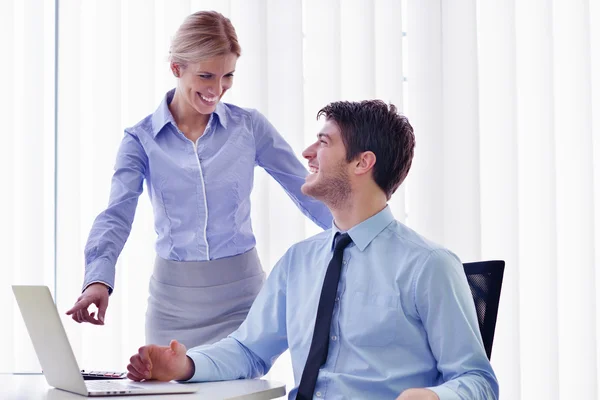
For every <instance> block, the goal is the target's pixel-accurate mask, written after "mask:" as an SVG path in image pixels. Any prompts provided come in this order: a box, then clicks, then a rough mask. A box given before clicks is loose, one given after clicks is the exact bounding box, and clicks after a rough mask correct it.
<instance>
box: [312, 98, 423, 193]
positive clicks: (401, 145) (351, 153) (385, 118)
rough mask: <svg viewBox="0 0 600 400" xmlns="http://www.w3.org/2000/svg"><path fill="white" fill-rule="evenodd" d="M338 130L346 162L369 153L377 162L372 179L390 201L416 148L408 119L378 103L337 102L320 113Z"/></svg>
mask: <svg viewBox="0 0 600 400" xmlns="http://www.w3.org/2000/svg"><path fill="white" fill-rule="evenodd" d="M321 116H325V118H326V119H328V120H332V121H334V122H335V123H336V124H337V125H338V126H339V128H340V132H341V134H342V140H343V142H344V146H345V147H346V161H348V162H350V161H352V160H354V159H355V158H356V156H358V155H359V154H360V153H362V152H365V151H372V152H373V153H374V154H375V157H376V158H377V161H376V162H375V166H374V167H373V179H374V180H375V183H377V185H378V186H379V187H380V188H381V190H383V191H384V193H385V194H386V196H387V198H388V199H389V198H390V197H391V196H392V194H393V193H394V192H395V191H396V189H398V187H399V186H400V184H401V183H402V182H403V181H404V178H406V175H407V174H408V171H409V170H410V166H411V164H412V159H413V155H414V148H415V135H414V133H413V128H412V126H411V125H410V123H409V122H408V119H407V118H406V117H405V116H403V115H400V114H398V112H397V110H396V106H394V105H393V104H390V105H388V104H386V103H385V102H383V101H381V100H364V101H361V102H350V101H337V102H333V103H330V104H328V105H326V106H325V107H323V108H322V109H320V110H319V112H318V113H317V119H319V118H320V117H321Z"/></svg>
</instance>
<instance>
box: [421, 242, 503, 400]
mask: <svg viewBox="0 0 600 400" xmlns="http://www.w3.org/2000/svg"><path fill="white" fill-rule="evenodd" d="M413 287H414V290H415V292H414V296H415V302H416V306H417V312H418V313H419V316H420V317H421V320H422V322H423V325H424V327H425V330H426V331H427V337H428V340H429V345H430V347H431V350H432V352H433V355H434V356H435V358H436V360H437V363H438V370H439V371H440V373H441V374H442V377H443V380H444V382H445V383H444V384H442V385H439V386H436V387H430V388H427V389H429V390H431V391H433V392H435V394H437V396H438V397H439V398H440V399H441V400H446V399H448V400H455V399H456V400H493V399H497V398H498V381H497V379H496V375H495V374H494V371H493V370H492V367H491V365H490V363H489V360H488V358H487V356H486V353H485V349H484V347H483V341H482V339H481V334H480V332H479V324H478V322H477V315H476V313H475V305H474V304H473V297H472V296H471V291H470V289H469V285H468V282H467V278H466V276H465V273H464V270H463V266H462V263H461V262H460V260H459V259H458V258H457V257H456V256H454V254H452V253H450V252H449V251H446V250H436V251H433V252H432V253H431V254H430V255H429V257H428V258H427V260H425V262H424V264H423V266H422V268H420V270H419V271H417V272H416V275H415V281H414V286H413ZM423 398H426V397H423Z"/></svg>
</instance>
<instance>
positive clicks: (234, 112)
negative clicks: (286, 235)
mask: <svg viewBox="0 0 600 400" xmlns="http://www.w3.org/2000/svg"><path fill="white" fill-rule="evenodd" d="M173 95H174V90H171V91H170V92H168V93H167V94H166V95H165V98H164V99H163V101H162V102H161V104H160V106H159V107H158V109H157V110H156V111H155V112H154V113H153V114H151V115H149V116H148V117H146V118H144V119H143V120H142V121H140V122H139V123H138V124H137V125H135V126H134V127H132V128H128V129H126V130H125V137H124V138H123V141H122V143H121V146H120V148H119V152H118V155H117V161H116V166H115V173H114V175H113V178H112V185H111V192H110V199H109V204H108V208H107V209H106V210H104V211H103V212H102V213H101V214H100V215H98V217H97V218H96V220H95V221H94V224H93V226H92V229H91V232H90V235H89V238H88V241H87V244H86V246H85V264H86V271H85V279H84V287H86V286H88V285H89V284H90V283H92V282H103V283H105V284H107V285H109V286H110V287H111V288H114V279H115V264H116V262H117V257H118V256H119V254H120V253H121V250H122V249H123V246H124V245H125V241H126V240H127V237H128V236H129V233H130V231H131V225H132V223H133V218H134V214H135V209H136V206H137V202H138V198H139V196H140V194H141V193H142V191H143V186H142V183H143V181H144V180H145V181H146V186H147V191H148V195H149V196H150V200H151V202H152V207H153V209H154V227H155V230H156V233H157V235H158V237H157V240H156V252H157V254H158V255H159V256H160V257H162V258H164V259H168V260H175V261H203V260H214V259H218V258H223V257H230V256H234V255H237V254H241V253H244V252H246V251H248V250H250V249H252V248H253V247H254V246H255V243H256V242H255V238H254V234H253V232H252V225H251V221H250V192H251V191H252V186H253V180H254V166H255V165H259V166H261V167H263V168H264V169H265V170H266V171H267V172H268V173H269V174H270V175H271V176H272V177H273V178H275V180H276V181H277V182H279V184H280V185H281V186H282V187H283V188H284V189H285V191H286V192H287V194H288V195H289V196H290V198H291V199H292V200H293V201H294V203H295V204H296V205H297V206H298V208H300V210H301V211H302V212H303V213H304V214H305V215H306V216H308V217H309V218H310V219H311V220H312V221H314V222H315V223H316V224H318V225H319V226H320V227H322V228H324V229H326V228H329V227H331V223H332V217H331V214H330V212H329V210H328V209H327V207H325V205H324V204H323V203H321V202H319V201H317V200H315V199H313V198H310V197H308V196H305V195H304V194H302V192H301V191H300V187H301V186H302V184H303V183H304V178H305V177H306V175H307V174H308V172H307V170H306V168H305V167H304V166H303V165H302V163H301V162H300V161H299V159H298V158H297V157H296V155H295V154H294V152H293V151H292V148H291V147H290V146H289V144H288V143H286V141H285V140H284V139H283V137H282V136H281V135H280V134H279V133H278V132H277V130H276V129H275V128H274V127H273V125H271V124H270V123H269V121H267V119H266V118H265V117H264V116H263V115H262V114H261V113H260V112H258V111H256V110H253V109H246V108H240V107H237V106H234V105H232V104H227V103H219V104H218V105H217V107H216V110H215V112H214V113H212V114H211V116H210V119H209V121H208V125H207V127H206V130H205V133H204V135H202V136H201V137H200V138H199V139H198V140H197V141H196V142H195V143H194V142H192V141H191V140H189V139H187V138H186V137H185V136H184V135H183V133H182V132H181V131H180V130H179V129H178V128H177V125H176V124H175V121H174V119H173V116H172V114H171V112H170V111H169V107H168V104H169V103H170V102H171V100H172V98H173Z"/></svg>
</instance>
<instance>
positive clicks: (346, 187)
mask: <svg viewBox="0 0 600 400" xmlns="http://www.w3.org/2000/svg"><path fill="white" fill-rule="evenodd" d="M345 167H346V163H345V162H344V161H342V162H340V164H339V165H338V168H336V171H334V172H332V173H330V174H328V175H324V176H321V177H320V179H319V180H318V181H317V182H314V183H311V184H305V186H303V187H302V192H303V193H304V194H306V195H307V196H311V197H314V198H315V199H317V200H320V201H322V202H323V203H325V204H326V205H327V206H328V207H330V208H340V207H342V206H344V205H345V204H346V203H347V202H348V199H349V198H350V194H351V192H352V188H351V186H350V180H349V179H348V173H347V172H346V170H345V169H344V168H345Z"/></svg>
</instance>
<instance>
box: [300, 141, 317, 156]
mask: <svg viewBox="0 0 600 400" xmlns="http://www.w3.org/2000/svg"><path fill="white" fill-rule="evenodd" d="M302 157H304V158H306V159H307V160H310V159H311V158H314V157H315V144H314V143H313V144H311V145H310V146H308V147H307V148H306V149H304V151H303V152H302Z"/></svg>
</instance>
